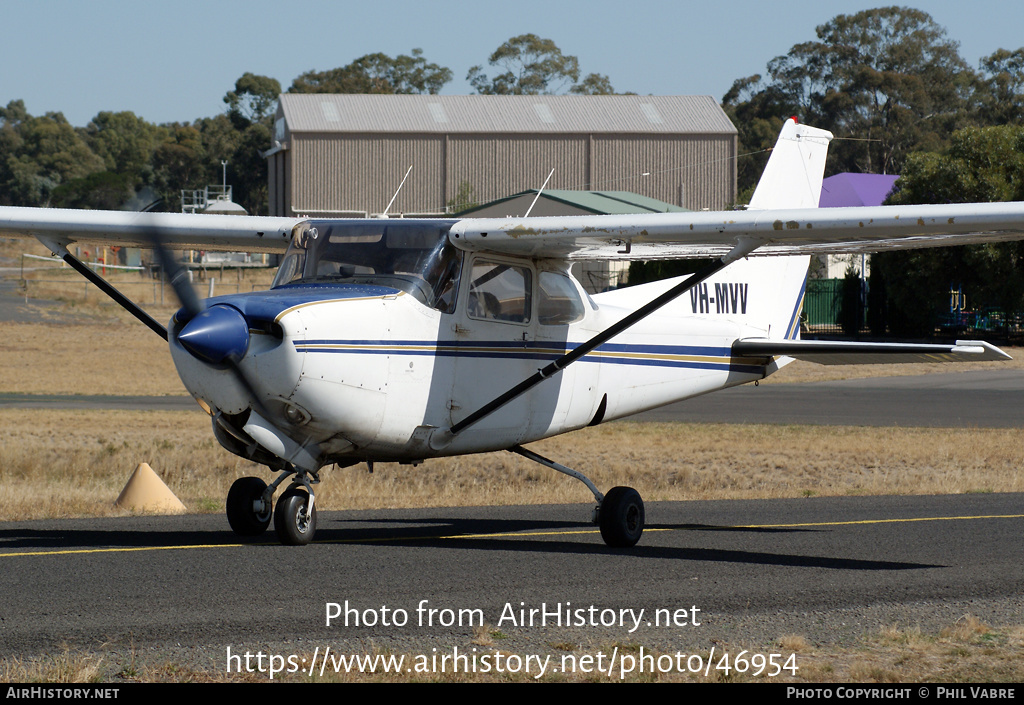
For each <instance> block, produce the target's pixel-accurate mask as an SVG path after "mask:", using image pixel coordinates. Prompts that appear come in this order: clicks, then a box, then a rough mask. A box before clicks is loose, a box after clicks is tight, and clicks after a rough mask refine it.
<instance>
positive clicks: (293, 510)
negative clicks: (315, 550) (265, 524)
mask: <svg viewBox="0 0 1024 705" xmlns="http://www.w3.org/2000/svg"><path fill="white" fill-rule="evenodd" d="M308 506H309V493H308V492H306V490H304V489H302V488H300V487H290V488H289V489H288V491H287V492H285V493H284V494H283V495H281V499H279V500H277V509H276V510H275V511H274V529H276V530H277V538H278V540H279V541H280V542H281V543H283V544H284V545H285V546H305V545H306V544H307V543H309V542H310V541H312V540H313V534H315V533H316V504H314V505H313V513H312V515H311V516H309V517H308V518H307V517H306V507H308Z"/></svg>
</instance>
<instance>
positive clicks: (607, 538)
mask: <svg viewBox="0 0 1024 705" xmlns="http://www.w3.org/2000/svg"><path fill="white" fill-rule="evenodd" d="M508 450H509V452H510V453H516V454H517V455H521V456H523V457H524V458H526V459H527V460H532V461H534V462H535V463H540V464H541V465H543V466H545V467H549V468H551V469H552V470H557V471H558V472H560V473H562V474H564V475H568V476H569V477H574V478H576V479H577V480H579V481H580V482H582V483H583V484H584V485H586V486H587V488H588V489H589V490H590V491H591V492H593V493H594V499H596V500H597V506H596V507H595V508H594V516H593V522H594V523H595V524H597V525H598V526H599V527H600V528H601V538H602V539H604V542H605V543H606V544H608V545H609V546H611V547H613V548H629V547H630V546H635V545H636V542H637V541H639V540H640V535H641V534H643V532H644V502H643V500H642V499H640V493H639V492H637V491H636V490H634V489H633V488H632V487H613V488H612V489H610V490H608V494H606V495H603V494H601V493H600V492H599V491H598V489H597V487H596V486H595V485H594V483H593V482H591V481H590V478H588V477H587V476H586V475H584V474H583V473H581V472H579V471H577V470H573V469H572V468H567V467H565V466H564V465H560V464H558V463H556V462H555V461H554V460H549V459H548V458H545V457H544V456H543V455H538V454H537V453H534V452H533V451H532V450H527V449H526V448H523V447H522V446H513V447H511V448H509V449H508Z"/></svg>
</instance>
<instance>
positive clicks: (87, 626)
mask: <svg viewBox="0 0 1024 705" xmlns="http://www.w3.org/2000/svg"><path fill="white" fill-rule="evenodd" d="M587 514H588V508H587V505H584V504H581V505H570V506H555V505H549V506H528V507H485V508H480V507H469V508H458V509H430V510H426V509H424V510H402V511H376V512H327V513H324V514H322V515H321V517H320V527H319V531H318V534H317V539H318V540H317V542H316V543H314V544H313V545H310V546H306V547H302V548H294V547H283V546H280V545H277V544H276V543H274V542H273V540H274V536H273V532H272V531H271V532H270V533H268V534H267V536H266V537H264V538H263V539H262V540H261V541H259V542H254V543H248V544H239V543H237V539H236V538H235V537H234V536H233V535H232V534H231V533H230V531H229V529H228V527H227V522H226V520H225V519H224V518H223V517H222V516H211V515H203V516H180V517H145V518H122V519H94V520H64V521H33V522H23V523H5V524H2V525H0V590H2V594H3V595H5V599H4V600H3V601H0V645H2V653H3V654H5V655H13V654H32V653H38V652H45V651H50V652H53V650H56V649H62V648H66V647H70V648H75V649H100V650H103V649H106V650H118V649H129V648H131V649H135V650H137V652H138V653H139V654H143V653H163V652H162V650H167V649H169V650H172V651H173V650H174V649H199V651H198V652H196V653H201V654H202V656H201V658H203V659H207V660H209V661H210V662H211V666H212V667H218V666H217V663H218V659H219V664H220V665H219V668H223V667H224V659H225V656H226V648H227V647H231V648H233V649H234V650H235V653H238V652H239V650H246V649H249V650H253V651H255V650H257V649H271V650H274V649H276V650H282V649H283V650H285V651H289V650H290V651H291V652H293V653H295V652H303V651H306V652H312V651H313V650H314V649H315V648H316V647H318V646H319V647H324V646H327V645H330V646H331V647H332V648H334V649H336V650H337V649H356V650H357V649H360V648H368V645H369V644H373V645H375V646H376V647H377V648H386V649H396V650H405V651H417V650H419V651H421V652H429V650H430V649H432V648H450V647H451V646H452V645H462V646H465V647H466V648H471V646H472V644H473V643H474V641H473V640H474V635H478V634H479V632H480V629H479V627H478V626H476V625H474V624H472V622H473V621H474V620H473V618H472V617H471V616H467V617H466V621H467V623H466V624H462V625H461V626H460V625H459V624H457V623H455V624H442V622H443V621H444V620H445V615H446V614H448V615H449V621H452V617H451V615H454V614H457V613H458V611H459V610H479V613H478V614H479V616H480V617H479V618H480V619H481V620H482V621H483V622H485V623H486V624H487V625H488V627H487V630H494V629H497V630H500V632H501V633H502V635H503V640H502V642H501V644H500V647H501V648H502V649H505V650H512V651H516V650H519V651H520V652H526V651H530V650H531V649H544V650H550V644H552V643H561V642H570V643H577V644H580V645H582V646H583V647H584V648H586V645H588V644H591V643H598V644H601V643H603V644H610V643H616V642H621V643H625V642H629V641H632V642H635V643H639V644H644V645H647V646H648V647H658V648H673V649H697V648H704V649H706V648H708V647H710V646H711V645H714V644H719V646H721V645H722V644H723V642H724V643H729V644H753V645H757V644H760V645H762V647H763V648H765V649H768V648H769V647H770V646H771V644H772V643H773V640H775V639H778V637H780V636H781V635H784V634H800V635H803V636H805V637H806V638H808V639H812V640H816V641H819V642H829V643H844V642H847V641H848V640H851V639H856V638H858V637H859V636H860V635H862V634H864V633H872V632H875V633H876V632H877V630H878V629H879V628H880V627H881V626H884V625H888V624H901V625H906V626H913V625H918V626H920V627H921V628H932V627H934V628H936V629H938V628H941V627H942V626H949V625H952V624H953V623H955V622H956V621H957V619H959V618H961V617H962V616H963V615H964V614H965V613H971V614H973V615H975V616H977V617H979V618H980V619H982V620H985V621H986V622H988V623H990V624H1021V623H1022V619H1024V597H1022V594H1024V572H1022V571H1021V562H1022V559H1024V548H1022V546H1021V542H1020V536H1021V534H1022V532H1024V495H1020V494H990V495H965V496H937V497H845V498H808V499H792V500H773V501H702V502H653V503H650V504H649V505H648V530H647V531H646V532H645V533H644V536H643V538H642V540H641V543H640V544H639V545H638V546H636V547H635V548H634V549H630V550H614V549H609V548H607V547H605V546H604V544H603V543H602V542H601V539H600V536H599V535H598V533H597V532H596V530H595V529H594V527H592V526H591V525H589V524H588V523H586V521H585V517H586V515H587ZM424 600H425V601H426V602H423V601H424ZM346 602H347V603H348V606H349V608H350V609H352V610H355V612H352V613H350V614H353V615H355V614H358V615H359V617H358V619H361V620H364V621H368V620H370V619H371V618H372V619H373V621H375V622H378V623H377V624H376V625H375V626H365V624H364V623H363V622H360V624H359V626H356V624H355V622H356V619H357V618H356V617H354V616H353V617H352V620H351V623H350V624H349V626H345V624H344V622H343V621H335V622H334V623H333V624H332V625H331V626H327V625H326V610H327V607H326V605H327V603H338V604H339V605H342V606H344V605H345V603H346ZM567 603H571V605H572V606H574V608H575V609H582V610H585V611H587V612H586V613H587V614H588V615H589V614H596V615H605V616H607V614H609V613H605V612H604V610H608V609H610V610H612V611H613V612H614V614H616V615H621V614H622V612H620V611H627V613H628V610H633V613H629V614H638V613H639V612H638V611H639V610H641V609H643V610H644V613H643V614H644V617H643V619H642V620H640V622H639V626H636V624H637V623H636V622H634V621H632V619H633V618H632V617H629V618H628V622H627V624H625V625H620V624H618V623H615V624H604V625H602V624H599V623H592V622H589V621H588V622H587V623H585V624H582V625H579V624H573V625H569V626H566V625H564V624H563V625H561V626H559V625H557V624H555V623H554V619H550V620H549V621H548V623H547V624H545V625H541V624H540V622H539V621H537V620H536V618H535V622H534V624H533V625H530V624H529V623H525V624H524V623H523V621H522V620H521V619H520V618H519V615H520V614H522V613H521V612H520V611H519V610H520V609H526V610H527V611H529V610H530V609H544V607H543V605H546V606H547V608H548V609H549V610H551V609H554V610H555V611H556V612H557V611H560V610H562V609H566V608H568V605H567ZM554 605H560V606H561V607H553V606H554ZM592 606H593V607H594V608H595V609H594V610H593V611H591V610H590V609H589V608H590V607H592ZM695 607H696V608H697V610H699V612H695V611H693V608H695ZM385 608H387V609H385ZM420 608H423V611H421V610H420ZM431 609H434V610H437V612H435V613H434V614H433V616H432V617H430V618H429V621H433V624H430V623H428V616H429V615H430V613H429V610H431ZM399 610H404V611H405V612H406V614H407V620H408V622H407V624H405V625H404V626H397V625H395V624H389V625H388V626H381V624H380V623H379V622H381V621H383V620H384V618H385V615H386V614H387V613H388V611H390V613H391V614H392V615H393V616H394V615H396V614H398V611H399ZM445 610H449V611H450V612H449V613H446V612H445ZM657 610H663V611H665V612H663V613H662V615H672V617H671V620H675V623H674V624H670V625H668V626H666V625H664V624H663V625H661V626H658V624H657V622H656V621H651V620H654V615H658V614H659V613H658V612H657ZM680 610H681V611H682V612H679V611H680ZM466 614H467V615H469V614H471V613H469V612H467V613H466ZM474 614H475V613H474ZM527 614H528V612H527ZM680 614H682V615H683V617H682V618H680V616H679V615H680ZM503 615H505V618H504V619H503ZM509 615H514V616H515V619H513V620H511V621H510V619H508V616H509ZM659 618H662V617H661V616H660V615H659ZM585 619H586V617H585ZM616 619H618V618H616ZM682 619H685V620H687V621H686V622H685V623H682ZM671 620H670V621H671ZM395 621H397V620H395ZM693 621H697V622H700V624H699V625H694V624H693V623H692V622H693ZM648 622H650V623H648ZM631 630H632V631H631Z"/></svg>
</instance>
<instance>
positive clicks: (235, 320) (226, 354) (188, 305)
mask: <svg viewBox="0 0 1024 705" xmlns="http://www.w3.org/2000/svg"><path fill="white" fill-rule="evenodd" d="M149 240H150V243H151V245H152V247H153V252H154V253H155V254H156V258H157V262H159V264H160V268H161V269H162V270H163V271H164V273H165V274H166V275H167V279H168V281H169V282H170V284H171V288H172V289H173V290H174V295H175V296H176V297H177V298H178V302H179V303H180V304H181V310H179V311H178V312H177V313H176V314H174V320H175V322H177V323H178V324H180V325H182V328H181V330H179V331H178V333H177V339H178V342H180V343H181V345H182V347H184V348H185V349H186V350H188V351H189V352H190V353H191V354H192V355H193V356H195V357H196V358H198V359H199V360H202V361H203V362H206V363H208V364H210V365H213V366H214V367H216V368H218V369H226V370H229V371H230V372H231V374H232V375H233V376H234V378H235V380H236V381H237V382H238V384H239V385H240V386H241V387H242V389H243V390H245V394H246V396H247V397H248V399H249V401H250V402H251V404H252V408H253V411H255V412H256V413H257V414H259V415H260V416H262V417H263V418H264V419H269V418H273V416H272V415H271V414H270V413H269V412H268V411H267V409H266V407H265V406H264V405H263V403H262V402H261V401H260V398H259V394H257V392H256V389H255V388H254V387H253V385H252V383H251V382H250V381H249V378H248V377H246V375H245V372H244V371H243V370H242V368H241V367H240V365H239V362H240V361H241V360H242V358H243V357H245V352H246V350H247V349H248V347H249V324H248V322H247V321H246V320H245V317H244V316H243V315H242V314H241V312H239V311H238V309H236V308H234V307H232V306H224V305H214V306H211V307H209V308H204V307H203V305H202V303H201V302H200V301H199V297H198V296H196V292H195V290H194V289H193V288H192V283H191V282H190V281H189V275H188V270H187V269H186V268H185V267H183V266H181V263H179V262H178V261H177V260H176V259H175V257H174V255H173V254H172V253H171V251H170V250H169V249H168V248H167V246H166V245H165V244H164V241H163V238H162V237H160V233H159V231H158V230H155V229H154V230H153V231H152V232H150V236H149ZM169 333H170V331H169Z"/></svg>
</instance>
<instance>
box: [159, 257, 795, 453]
mask: <svg viewBox="0 0 1024 705" xmlns="http://www.w3.org/2000/svg"><path fill="white" fill-rule="evenodd" d="M800 259H801V260H803V258H800ZM775 261H776V262H777V260H775ZM799 266H801V265H800V264H798V265H797V267H799ZM802 266H803V267H806V264H803V265H802ZM530 267H533V268H534V270H533V271H534V272H535V273H539V271H540V270H541V269H543V263H532V264H530ZM741 269H742V268H741ZM472 271H474V270H473V269H472V268H470V267H468V266H467V267H466V268H465V276H464V279H463V286H462V287H461V290H460V292H459V298H458V301H457V305H456V306H455V308H454V312H453V313H442V312H441V311H438V310H436V309H432V308H427V307H426V306H424V305H423V304H422V303H420V302H419V301H418V300H417V299H416V298H415V297H414V296H411V295H409V294H404V293H399V292H394V293H387V294H386V295H376V296H352V295H345V294H343V293H342V292H343V289H340V288H339V294H340V295H339V296H338V297H337V298H321V299H320V300H316V301H310V302H306V303H300V304H296V305H293V306H290V307H288V308H286V309H284V310H282V311H281V312H280V313H279V314H277V316H276V319H275V320H276V323H277V324H278V325H279V326H280V329H281V331H283V337H281V338H279V339H278V338H275V337H273V336H270V335H267V334H258V333H255V332H253V335H252V342H251V344H250V348H249V352H248V354H247V355H246V356H245V358H244V359H243V360H242V361H241V363H240V366H241V368H242V370H243V372H244V373H245V374H246V376H247V378H249V379H250V380H251V382H252V384H253V386H254V387H255V388H256V390H257V392H258V393H259V394H260V395H261V397H262V398H261V402H262V403H263V404H264V405H265V407H266V408H267V409H270V410H271V411H280V413H281V416H280V418H277V419H274V420H273V421H274V423H275V424H277V425H278V426H279V428H282V429H286V432H287V434H288V435H289V436H290V437H291V438H292V439H294V440H295V441H296V442H298V443H308V442H312V443H314V444H315V447H317V448H319V449H320V450H321V451H322V456H321V457H320V458H319V461H320V462H323V463H327V462H336V461H338V460H339V459H343V458H359V459H376V460H419V459H423V458H427V457H433V456H442V455H457V454H463V453H473V452H483V451H491V450H499V449H504V448H509V447H511V446H514V445H517V444H521V443H527V442H530V441H534V440H537V439H540V438H545V437H548V436H553V435H557V434H560V433H564V432H566V431H571V430H574V429H578V428H582V427H584V426H587V425H588V424H591V423H593V422H595V421H596V422H600V421H607V420H611V419H616V418H621V417H624V416H628V415H630V414H635V413H638V412H640V411H644V410H647V409H652V408H655V407H658V406H662V405H664V404H668V403H671V402H674V401H678V400H681V399H686V398H689V397H693V396H697V395H700V394H705V393H707V392H711V391H714V390H717V389H722V388H725V387H730V386H734V385H738V384H743V383H745V382H750V381H753V380H757V379H761V378H763V377H765V376H766V375H768V374H770V373H771V372H772V371H774V370H775V369H777V367H776V363H769V364H766V363H765V360H764V359H749V358H746V359H744V358H739V357H734V356H733V355H732V353H731V350H730V347H731V345H732V343H733V342H734V341H735V340H737V339H738V338H742V337H749V336H765V335H768V334H770V332H771V331H770V328H769V326H770V324H769V323H766V320H767V317H766V316H765V315H758V314H763V311H761V310H760V308H759V307H769V306H770V307H772V308H777V305H776V304H775V303H774V302H767V301H765V297H764V296H761V297H760V298H759V299H758V300H754V299H755V297H757V295H758V288H757V287H758V286H768V285H770V284H771V282H768V283H767V284H765V283H764V282H761V283H759V282H758V280H757V278H756V277H754V278H751V277H747V278H746V279H742V274H741V276H740V277H737V276H732V277H730V276H728V275H726V274H724V273H723V275H722V276H720V277H718V278H713V279H711V280H709V282H708V285H709V286H710V289H708V290H707V291H702V290H699V289H698V290H697V293H696V295H693V292H691V293H688V294H684V295H683V296H682V297H681V299H679V300H677V301H676V302H674V303H673V304H671V305H669V306H667V307H666V308H664V309H662V310H661V311H659V312H657V313H654V314H652V315H651V316H649V317H648V318H646V319H644V320H643V321H641V322H640V323H638V324H636V325H635V326H633V327H631V328H630V329H628V330H627V331H626V332H624V333H622V334H620V335H619V336H617V337H615V338H614V339H612V340H611V341H609V342H608V343H606V344H605V345H602V346H601V347H599V348H598V349H597V350H596V351H594V352H592V353H590V354H588V355H586V356H585V357H583V358H582V359H581V360H579V361H578V362H576V363H575V364H573V365H570V366H569V367H567V368H566V369H564V370H562V371H561V372H559V373H557V374H556V375H554V376H553V377H552V378H550V379H547V380H544V381H543V382H541V383H540V384H539V385H538V386H537V387H535V388H533V389H531V390H530V391H528V392H526V393H525V394H524V395H522V396H521V397H519V398H517V399H515V400H514V401H512V402H510V403H508V404H507V405H506V406H504V407H502V408H500V409H498V410H497V411H495V412H494V413H492V414H491V415H489V416H487V417H485V418H483V419H482V420H481V421H479V422H478V423H476V424H475V425H473V426H471V427H470V428H468V429H466V430H465V431H463V432H462V433H460V434H458V435H457V436H455V437H454V438H452V439H450V440H449V441H446V442H445V443H444V444H441V445H440V446H439V445H438V444H437V443H436V442H434V443H432V442H431V437H432V436H435V435H436V433H437V432H438V431H439V430H443V429H447V428H449V427H451V426H452V425H453V424H454V423H456V422H458V421H460V420H461V419H463V418H465V417H466V416H468V415H469V414H470V413H472V412H473V411H476V410H477V409H478V408H479V407H481V406H483V405H484V404H486V403H487V402H489V401H491V400H492V399H494V398H495V397H497V396H499V395H501V394H502V393H504V392H506V391H507V390H508V389H510V388H511V387H513V386H514V385H515V384H517V383H519V382H521V381H522V380H524V379H526V378H528V377H530V376H531V375H533V374H534V373H536V371H537V370H538V369H539V368H541V367H543V366H544V365H546V364H547V363H549V362H550V361H551V360H553V359H555V358H556V357H558V356H560V355H562V354H564V353H565V352H567V351H569V350H571V349H572V348H573V347H575V346H576V345H578V344H580V343H582V342H584V341H586V340H587V339H589V338H590V337H591V336H593V335H595V334H597V333H599V332H601V331H603V330H605V329H606V328H608V326H610V325H611V324H613V323H615V322H616V321H618V320H619V319H621V318H622V317H624V316H625V315H627V314H628V313H630V312H632V311H633V310H634V309H635V308H637V303H638V302H639V303H645V302H646V301H647V300H650V298H653V296H655V295H656V294H657V293H658V292H660V291H661V290H663V289H665V288H666V287H667V286H668V284H667V283H662V282H659V283H657V284H652V285H647V286H641V287H634V288H632V289H628V290H620V291H616V292H609V293H608V294H605V295H598V296H596V297H594V299H589V298H588V297H586V295H585V294H583V293H582V290H581V289H579V287H578V284H576V283H575V282H573V286H575V287H576V288H577V292H578V293H579V295H580V301H581V302H582V304H583V305H582V314H581V315H580V314H579V313H577V315H578V316H579V319H578V320H575V321H573V322H571V323H561V322H558V320H557V317H551V318H549V319H548V320H547V321H545V319H544V316H543V312H540V313H538V311H537V310H534V312H533V313H531V314H530V315H528V316H523V317H522V320H511V321H510V320H495V319H492V318H486V317H484V316H482V315H476V316H474V315H472V311H473V310H474V308H473V306H474V304H473V302H471V301H470V300H469V296H470V286H469V285H467V284H466V282H467V280H468V279H469V278H470V277H471V276H472V275H471V272H472ZM726 271H728V270H726ZM804 271H806V269H804ZM716 283H717V289H716ZM741 283H742V284H743V285H744V288H743V289H742V290H740V289H739V287H740V285H741ZM730 285H731V286H732V288H731V289H730ZM716 291H717V292H718V296H717V297H716ZM786 295H787V296H789V295H790V294H789V293H788V292H787V293H786ZM723 296H731V299H732V300H731V301H725V302H721V301H716V298H717V299H721V298H723ZM526 299H527V305H529V304H530V299H531V296H530V295H529V294H528V295H527V297H526ZM541 300H542V301H543V299H541ZM542 305H543V303H541V304H538V305H537V306H536V307H535V309H539V307H540V306H542ZM791 310H792V309H791ZM794 316H795V312H794ZM784 317H785V316H783V318H784ZM758 322H760V325H758V324H757V323H758ZM788 326H789V329H790V330H792V328H793V322H792V320H791V321H789V322H788ZM777 337H783V336H782V334H781V333H780V334H779V335H778V336H777ZM171 340H172V343H171V349H172V353H173V355H174V360H175V363H176V365H177V366H178V370H179V373H180V374H181V377H182V380H183V381H184V383H185V385H186V387H187V388H188V389H189V391H190V392H191V393H192V394H193V395H195V396H196V397H197V398H201V399H203V400H204V401H206V402H207V403H208V404H209V405H210V406H212V407H214V408H215V409H216V410H220V411H223V412H224V413H227V414H238V413H241V412H242V411H244V409H245V408H246V407H247V406H248V401H247V397H246V392H244V391H243V390H242V389H241V388H240V387H239V385H238V383H237V382H236V380H235V377H234V376H233V375H232V374H231V373H230V372H227V371H220V370H214V369H212V368H210V367H209V366H208V365H204V364H203V363H200V362H198V361H197V360H195V358H193V357H192V356H190V355H189V354H188V353H187V352H186V351H184V350H183V349H182V348H181V347H180V344H178V343H176V342H175V338H174V336H171ZM288 406H290V407H292V408H293V411H294V410H295V409H297V410H298V411H299V415H300V416H301V417H302V419H303V421H302V422H301V424H299V425H290V426H289V425H288V424H287V422H285V416H284V413H283V412H284V409H285V408H286V407H288ZM293 417H294V416H293Z"/></svg>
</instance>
